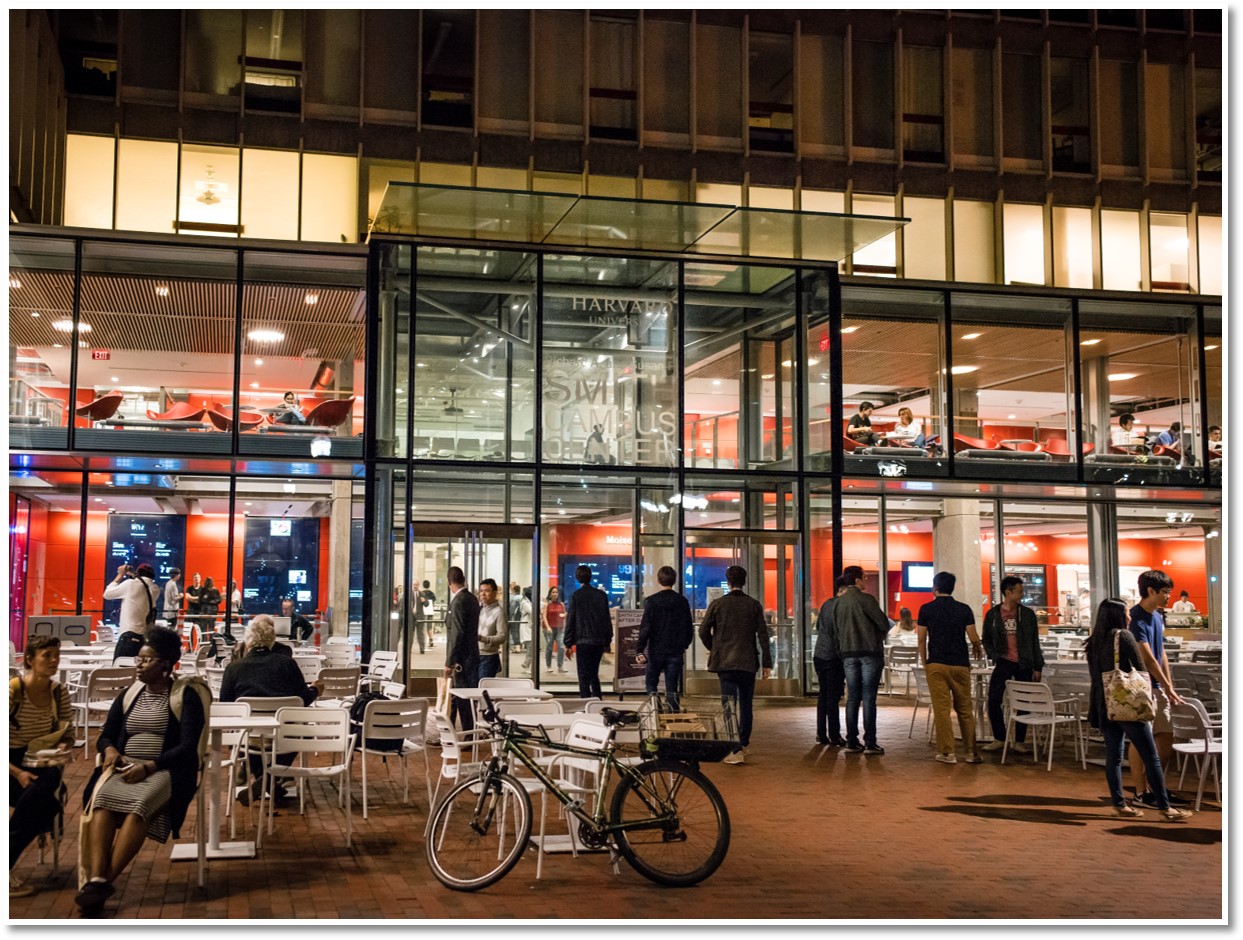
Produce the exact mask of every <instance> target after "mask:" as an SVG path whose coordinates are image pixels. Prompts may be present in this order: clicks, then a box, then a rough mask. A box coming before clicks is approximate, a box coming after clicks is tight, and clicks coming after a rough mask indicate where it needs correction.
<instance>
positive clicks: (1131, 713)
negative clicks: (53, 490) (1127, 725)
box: [1101, 630, 1157, 721]
mask: <svg viewBox="0 0 1243 940" xmlns="http://www.w3.org/2000/svg"><path fill="white" fill-rule="evenodd" d="M1120 634H1121V631H1120V630H1115V631H1114V668H1113V672H1109V673H1106V674H1105V675H1103V676H1101V682H1102V684H1103V685H1104V687H1105V713H1106V714H1107V715H1108V716H1109V720H1110V721H1152V720H1153V718H1155V717H1156V714H1157V709H1156V705H1155V704H1154V703H1153V698H1152V683H1151V682H1149V681H1148V674H1147V673H1145V672H1140V670H1138V669H1133V670H1131V671H1129V672H1124V671H1123V670H1121V669H1119V668H1118V638H1119V636H1120Z"/></svg>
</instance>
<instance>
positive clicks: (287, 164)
mask: <svg viewBox="0 0 1243 940" xmlns="http://www.w3.org/2000/svg"><path fill="white" fill-rule="evenodd" d="M298 176H299V167H298V154H297V153H295V152H294V151H292V150H255V149H248V150H246V151H244V152H243V154H242V234H244V235H245V236H246V237H247V238H288V239H296V238H297V237H298Z"/></svg>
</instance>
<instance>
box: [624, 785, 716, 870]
mask: <svg viewBox="0 0 1243 940" xmlns="http://www.w3.org/2000/svg"><path fill="white" fill-rule="evenodd" d="M635 772H636V773H637V774H638V775H639V782H637V783H636V781H635V780H633V779H632V778H630V777H627V776H623V777H622V779H621V783H619V784H618V785H617V790H616V791H615V792H614V793H613V805H612V811H611V813H612V822H613V825H615V826H616V825H625V824H626V823H635V822H641V821H644V820H656V819H660V818H661V817H662V816H663V815H664V814H665V812H669V813H670V816H669V818H668V819H666V820H663V821H662V822H661V823H659V824H655V825H653V827H652V828H650V829H649V828H644V829H622V830H620V831H618V832H617V833H616V838H617V848H618V851H620V852H621V854H622V857H623V858H625V859H626V861H627V862H629V863H630V866H631V867H632V868H634V870H635V871H637V872H638V873H639V874H641V875H643V877H645V878H650V879H651V880H652V881H655V882H656V883H657V884H662V885H670V886H672V887H675V888H676V887H685V886H688V885H693V884H698V883H699V882H701V881H703V880H704V879H705V878H707V877H708V876H709V875H711V874H712V873H713V872H714V871H716V870H717V868H718V867H720V864H721V862H723V861H724V860H725V853H726V852H727V851H729V811H728V810H727V809H726V808H725V800H723V799H722V798H721V794H720V792H719V791H718V790H717V788H716V787H715V786H713V784H712V781H711V780H709V779H708V778H707V777H705V776H704V775H703V774H701V773H700V772H699V771H698V770H696V769H694V768H693V767H691V766H690V765H689V764H683V763H680V762H678V761H665V760H655V761H648V762H647V763H645V764H640V765H639V766H638V767H636V768H635Z"/></svg>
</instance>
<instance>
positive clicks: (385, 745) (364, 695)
mask: <svg viewBox="0 0 1243 940" xmlns="http://www.w3.org/2000/svg"><path fill="white" fill-rule="evenodd" d="M377 699H379V700H381V701H385V702H387V701H389V697H388V696H387V695H385V694H384V693H383V692H360V693H359V694H358V695H357V696H355V698H354V704H353V705H351V706H350V730H351V731H353V732H354V734H356V735H358V742H359V744H360V746H363V747H366V748H368V749H369V750H372V751H394V752H396V751H400V750H401V746H402V743H403V742H402V740H401V739H400V738H378V739H377V738H370V739H368V740H367V741H363V718H364V717H365V716H366V712H367V703H368V702H374V701H376V700H377Z"/></svg>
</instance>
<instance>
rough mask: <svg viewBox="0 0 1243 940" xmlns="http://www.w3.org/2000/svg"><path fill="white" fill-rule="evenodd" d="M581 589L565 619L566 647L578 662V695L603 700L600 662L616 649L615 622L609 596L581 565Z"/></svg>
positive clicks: (577, 574)
mask: <svg viewBox="0 0 1243 940" xmlns="http://www.w3.org/2000/svg"><path fill="white" fill-rule="evenodd" d="M574 579H575V580H576V581H578V583H579V585H581V586H580V587H579V589H578V590H577V591H575V592H574V594H573V596H571V598H570V606H569V609H568V610H567V611H566V615H565V647H566V649H570V650H574V655H575V658H576V659H577V660H578V694H579V695H581V696H582V697H583V698H592V697H594V698H600V697H601V693H600V660H601V659H602V658H603V657H604V654H605V653H607V652H608V650H609V647H610V646H612V645H613V618H612V617H611V616H610V615H609V596H608V595H607V594H605V593H604V592H603V591H601V590H600V589H599V588H598V587H592V585H591V569H590V568H588V567H587V566H586V565H579V566H578V568H577V569H575V571H574Z"/></svg>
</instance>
